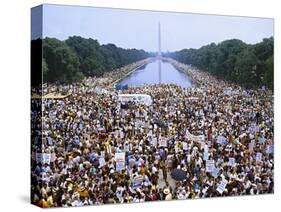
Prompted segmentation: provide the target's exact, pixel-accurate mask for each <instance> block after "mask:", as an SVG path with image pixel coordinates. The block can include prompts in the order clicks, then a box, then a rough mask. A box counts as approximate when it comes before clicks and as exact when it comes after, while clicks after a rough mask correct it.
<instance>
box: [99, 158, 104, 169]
mask: <svg viewBox="0 0 281 212" xmlns="http://www.w3.org/2000/svg"><path fill="white" fill-rule="evenodd" d="M99 164H100V167H103V166H104V165H105V159H104V157H100V158H99Z"/></svg>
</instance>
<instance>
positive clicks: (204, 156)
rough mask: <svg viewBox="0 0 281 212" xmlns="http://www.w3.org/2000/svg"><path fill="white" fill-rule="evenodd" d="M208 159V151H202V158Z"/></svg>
mask: <svg viewBox="0 0 281 212" xmlns="http://www.w3.org/2000/svg"><path fill="white" fill-rule="evenodd" d="M208 159H209V153H208V152H204V153H203V160H208Z"/></svg>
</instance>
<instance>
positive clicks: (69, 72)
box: [32, 36, 149, 83]
mask: <svg viewBox="0 0 281 212" xmlns="http://www.w3.org/2000/svg"><path fill="white" fill-rule="evenodd" d="M32 42H33V43H36V42H39V41H36V40H35V41H32ZM34 45H36V44H34ZM42 46H43V61H42V66H43V79H44V82H49V83H54V82H58V83H72V82H79V81H81V79H83V77H89V76H102V75H103V73H105V72H107V71H112V70H113V69H116V68H120V67H122V66H125V65H127V64H131V63H133V62H136V61H139V60H143V59H145V58H147V57H149V53H147V52H145V51H144V50H137V49H123V48H119V47H117V46H115V45H114V44H106V45H100V44H99V42H98V41H97V40H94V39H91V38H89V39H86V38H82V37H79V36H73V37H69V38H68V39H67V40H65V41H61V40H58V39H55V38H44V39H43V40H42Z"/></svg>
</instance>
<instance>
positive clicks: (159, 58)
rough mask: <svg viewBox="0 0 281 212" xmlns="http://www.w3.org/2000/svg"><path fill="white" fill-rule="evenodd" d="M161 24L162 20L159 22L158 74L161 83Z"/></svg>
mask: <svg viewBox="0 0 281 212" xmlns="http://www.w3.org/2000/svg"><path fill="white" fill-rule="evenodd" d="M161 57H162V55H161V26H160V22H159V23H158V75H159V84H160V83H161V81H162V76H161V75H162V74H161Z"/></svg>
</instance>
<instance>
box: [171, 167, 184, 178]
mask: <svg viewBox="0 0 281 212" xmlns="http://www.w3.org/2000/svg"><path fill="white" fill-rule="evenodd" d="M171 177H172V178H173V179H174V180H176V181H183V180H184V179H186V172H185V171H183V170H182V169H173V170H172V172H171Z"/></svg>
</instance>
